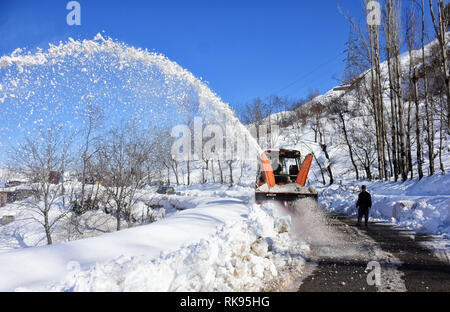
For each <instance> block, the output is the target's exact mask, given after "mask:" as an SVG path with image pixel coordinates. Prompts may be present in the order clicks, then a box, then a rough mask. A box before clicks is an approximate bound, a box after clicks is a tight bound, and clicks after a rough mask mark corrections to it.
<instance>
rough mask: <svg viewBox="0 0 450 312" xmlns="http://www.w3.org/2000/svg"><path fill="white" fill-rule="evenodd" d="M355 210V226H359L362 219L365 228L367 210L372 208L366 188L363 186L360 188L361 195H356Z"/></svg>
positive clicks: (367, 217) (367, 218)
mask: <svg viewBox="0 0 450 312" xmlns="http://www.w3.org/2000/svg"><path fill="white" fill-rule="evenodd" d="M356 208H358V223H357V226H360V225H361V220H362V217H363V216H364V219H365V221H366V227H367V226H368V222H369V210H370V208H372V197H371V196H370V194H369V193H368V192H367V187H366V186H365V185H363V186H362V187H361V193H359V195H358V201H357V203H356Z"/></svg>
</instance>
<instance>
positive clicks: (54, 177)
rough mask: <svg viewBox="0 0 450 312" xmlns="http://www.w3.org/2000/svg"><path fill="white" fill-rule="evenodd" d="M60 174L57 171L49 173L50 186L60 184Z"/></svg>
mask: <svg viewBox="0 0 450 312" xmlns="http://www.w3.org/2000/svg"><path fill="white" fill-rule="evenodd" d="M61 177H62V175H61V173H60V172H58V171H50V174H49V177H48V182H50V183H51V184H59V183H60V182H61Z"/></svg>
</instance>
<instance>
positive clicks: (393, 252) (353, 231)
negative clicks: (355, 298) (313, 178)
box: [290, 215, 450, 292]
mask: <svg viewBox="0 0 450 312" xmlns="http://www.w3.org/2000/svg"><path fill="white" fill-rule="evenodd" d="M325 219H326V223H327V225H326V226H327V231H328V233H327V235H328V236H329V237H331V239H330V240H329V241H328V240H323V239H319V240H316V241H314V240H313V241H312V242H310V244H311V246H312V254H311V257H310V258H309V259H308V262H307V265H306V270H305V273H304V274H303V275H302V277H301V278H300V279H299V280H298V281H296V282H295V283H294V285H292V286H291V288H290V291H298V292H375V291H393V292H403V291H413V292H417V291H421V292H422V291H424V292H436V291H444V292H450V263H449V261H448V259H446V258H442V257H437V256H436V255H435V254H434V253H433V252H432V251H431V250H430V249H429V248H427V247H426V243H430V241H432V240H433V239H434V238H433V237H430V236H426V235H417V234H415V233H412V232H409V231H404V230H401V229H396V228H393V227H392V226H390V225H387V224H383V223H372V222H371V223H369V227H368V228H365V227H364V226H362V227H356V225H355V223H356V221H355V220H354V219H350V218H347V217H343V216H337V215H326V218H325ZM446 246H447V247H448V248H450V245H446ZM372 261H376V263H378V264H379V267H380V270H379V271H377V270H376V266H370V267H369V268H368V264H369V263H370V262H372ZM372 265H373V263H372ZM377 272H379V273H380V274H379V275H377V274H376V273H377ZM376 276H379V278H380V279H379V280H378V283H376V284H374V283H373V282H371V281H375V277H376ZM368 278H369V279H368ZM368 280H369V282H368ZM369 283H370V284H372V285H369Z"/></svg>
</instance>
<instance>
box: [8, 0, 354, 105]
mask: <svg viewBox="0 0 450 312" xmlns="http://www.w3.org/2000/svg"><path fill="white" fill-rule="evenodd" d="M79 2H80V4H81V12H82V17H81V22H82V25H81V26H68V25H67V24H66V15H67V14H68V13H69V11H67V10H66V4H67V3H68V1H66V0H53V1H52V0H39V1H30V0H28V1H25V0H0V38H2V39H1V40H0V55H4V54H10V53H11V52H12V51H13V50H14V49H16V48H18V47H27V48H28V49H33V48H35V47H42V48H46V47H48V43H58V42H59V41H60V40H63V41H64V40H66V39H67V38H68V37H73V38H75V39H84V38H88V39H92V38H93V37H94V36H95V34H96V33H98V32H101V31H104V32H105V34H106V35H107V36H110V37H112V38H114V39H118V40H119V41H122V42H125V43H127V44H129V45H132V46H135V47H141V48H147V49H149V50H155V51H158V52H161V53H163V54H165V55H166V56H168V57H169V58H170V59H171V60H173V61H176V62H177V63H179V64H180V65H181V66H183V67H184V68H187V69H188V70H190V71H191V72H193V73H194V74H195V75H196V76H197V77H202V78H203V79H205V80H206V81H208V82H209V83H210V87H211V88H212V89H213V90H214V91H215V92H216V93H217V94H218V95H219V96H221V97H222V98H223V99H224V100H225V101H226V102H229V103H230V104H231V105H232V106H233V107H235V108H237V107H238V106H239V105H242V104H243V103H245V102H248V101H250V100H251V99H253V98H255V97H257V96H260V97H265V96H269V95H272V94H279V95H286V96H291V97H300V96H305V95H306V93H307V92H308V89H309V88H310V87H317V88H319V90H320V91H322V92H324V91H327V90H328V89H330V88H331V87H333V86H335V85H336V84H337V82H336V80H334V79H333V76H336V77H339V78H340V76H341V73H342V70H343V66H344V65H343V60H344V57H345V56H344V55H343V54H342V52H343V51H344V49H345V42H346V41H347V39H348V31H349V25H348V23H347V22H346V21H345V19H344V18H343V17H342V16H341V15H340V14H339V12H338V10H337V2H336V1H335V0H325V1H300V0H297V1H263V0H259V1H253V0H250V1H248V0H247V1H234V0H227V1H222V0H220V1H217V0H209V1H203V0H200V1H173V0H164V1H162V0H159V1H153V0H150V1H149V0H146V1H144V0H128V1H122V0H120V1H118V0H109V1H106V0H89V1H87V0H80V1H79ZM340 3H341V6H342V7H343V8H344V9H345V10H346V11H348V12H349V13H350V14H352V15H353V16H355V17H357V18H362V6H361V3H360V2H359V1H355V0H351V1H350V0H341V1H340ZM294 82H295V83H294Z"/></svg>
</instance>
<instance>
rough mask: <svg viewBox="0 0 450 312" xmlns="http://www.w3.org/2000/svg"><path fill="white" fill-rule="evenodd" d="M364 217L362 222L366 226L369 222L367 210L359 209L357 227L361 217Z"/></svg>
mask: <svg viewBox="0 0 450 312" xmlns="http://www.w3.org/2000/svg"><path fill="white" fill-rule="evenodd" d="M363 216H364V221H365V222H366V226H367V224H368V222H369V208H361V207H360V208H359V209H358V225H360V224H361V220H362V217H363Z"/></svg>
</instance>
